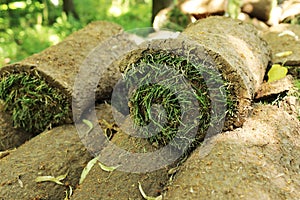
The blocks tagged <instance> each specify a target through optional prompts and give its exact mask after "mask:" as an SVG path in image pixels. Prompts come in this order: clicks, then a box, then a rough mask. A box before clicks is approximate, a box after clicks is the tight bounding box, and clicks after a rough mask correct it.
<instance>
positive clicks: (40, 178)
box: [35, 172, 68, 185]
mask: <svg viewBox="0 0 300 200" xmlns="http://www.w3.org/2000/svg"><path fill="white" fill-rule="evenodd" d="M67 175H68V172H67V173H66V174H64V175H60V176H57V177H54V176H38V177H37V178H36V179H35V182H37V183H40V182H46V181H49V182H54V183H56V184H58V185H64V184H63V183H62V182H61V181H62V180H64V179H65V178H66V177H67Z"/></svg>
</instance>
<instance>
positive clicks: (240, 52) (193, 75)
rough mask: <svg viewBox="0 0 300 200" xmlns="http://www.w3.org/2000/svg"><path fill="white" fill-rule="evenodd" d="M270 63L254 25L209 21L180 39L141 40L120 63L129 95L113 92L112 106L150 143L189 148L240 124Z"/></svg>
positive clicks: (267, 50)
mask: <svg viewBox="0 0 300 200" xmlns="http://www.w3.org/2000/svg"><path fill="white" fill-rule="evenodd" d="M269 61H270V51H269V49H268V47H267V44H266V42H265V41H263V40H262V39H261V38H260V37H259V36H258V34H257V30H256V29H255V28H254V27H253V26H252V25H250V24H246V23H243V22H241V21H239V20H233V19H230V18H225V17H209V18H207V19H204V20H199V21H198V22H196V23H194V24H192V25H190V26H189V27H188V28H187V29H186V30H184V31H183V33H182V34H181V35H180V36H179V37H178V38H175V39H174V38H173V39H160V40H154V41H150V42H146V43H143V44H141V45H140V46H139V48H138V49H135V50H133V51H132V52H131V53H130V54H128V55H127V56H126V57H125V58H124V59H123V60H122V61H121V62H120V67H121V71H122V72H123V73H124V83H122V84H123V85H122V87H120V88H122V89H123V92H124V91H125V92H124V95H125V96H126V95H127V97H128V98H124V96H121V97H118V96H117V95H116V97H115V98H116V99H118V100H120V101H121V103H119V104H115V105H114V106H116V107H117V109H119V110H120V111H121V112H123V113H126V114H130V115H131V117H132V120H133V122H134V124H135V126H136V128H137V132H139V133H137V134H139V135H140V136H142V137H145V138H148V139H149V141H150V142H151V143H156V145H162V146H164V145H167V144H171V145H173V146H177V147H178V148H179V149H181V148H184V147H186V146H189V145H192V146H194V145H193V144H197V143H199V142H200V141H202V140H203V139H204V137H205V136H206V135H207V133H209V134H210V135H212V134H214V133H217V132H221V131H222V129H223V130H224V129H232V128H234V127H239V126H241V125H242V123H243V121H244V118H245V117H246V116H247V114H248V107H249V106H250V104H251V100H252V98H253V96H254V93H255V92H256V91H257V90H258V88H259V86H260V84H261V83H262V82H263V78H264V74H265V70H266V68H267V66H268V63H269ZM124 88H125V89H124ZM120 91H121V90H120ZM113 97H114V96H113ZM127 101H128V102H129V103H128V105H129V110H126V109H124V106H123V105H124V104H127ZM113 103H114V102H113ZM157 105H160V106H161V107H159V106H158V107H157ZM224 119H226V120H225V122H224ZM195 131H196V132H197V133H196V134H195ZM153 132H154V133H156V134H152V133H153Z"/></svg>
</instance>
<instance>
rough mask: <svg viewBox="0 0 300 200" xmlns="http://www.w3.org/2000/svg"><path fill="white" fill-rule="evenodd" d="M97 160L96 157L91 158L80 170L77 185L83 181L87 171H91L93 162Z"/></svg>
mask: <svg viewBox="0 0 300 200" xmlns="http://www.w3.org/2000/svg"><path fill="white" fill-rule="evenodd" d="M97 161H98V157H95V158H93V159H92V160H90V161H89V162H88V164H87V165H86V166H85V168H84V169H83V170H82V173H81V176H80V180H79V185H80V184H81V183H82V182H83V181H84V179H85V178H86V176H87V175H88V173H89V172H90V171H91V169H92V167H93V166H94V165H95V163H96V162H97Z"/></svg>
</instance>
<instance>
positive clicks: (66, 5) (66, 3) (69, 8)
mask: <svg viewBox="0 0 300 200" xmlns="http://www.w3.org/2000/svg"><path fill="white" fill-rule="evenodd" d="M63 11H64V12H66V14H67V15H68V16H69V15H70V14H72V15H73V17H74V18H75V19H79V16H78V14H77V12H76V11H75V7H74V2H73V0H63Z"/></svg>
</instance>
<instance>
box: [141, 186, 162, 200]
mask: <svg viewBox="0 0 300 200" xmlns="http://www.w3.org/2000/svg"><path fill="white" fill-rule="evenodd" d="M139 190H140V193H141V195H142V196H143V198H144V199H146V200H162V195H160V196H158V197H149V196H147V195H146V194H145V192H144V190H143V188H142V185H141V183H140V182H139Z"/></svg>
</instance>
